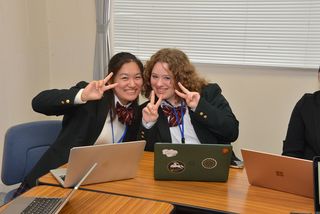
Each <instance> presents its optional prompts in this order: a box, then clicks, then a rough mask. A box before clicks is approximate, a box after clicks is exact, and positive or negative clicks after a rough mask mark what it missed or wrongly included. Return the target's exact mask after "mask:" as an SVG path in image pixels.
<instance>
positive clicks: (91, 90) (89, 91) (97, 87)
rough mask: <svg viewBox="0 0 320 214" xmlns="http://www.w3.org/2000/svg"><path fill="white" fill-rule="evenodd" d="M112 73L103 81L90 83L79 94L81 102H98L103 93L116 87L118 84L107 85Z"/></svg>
mask: <svg viewBox="0 0 320 214" xmlns="http://www.w3.org/2000/svg"><path fill="white" fill-rule="evenodd" d="M112 75H113V73H112V72H111V73H110V74H108V76H106V78H104V79H103V80H94V81H91V82H90V83H89V84H88V85H87V86H86V87H85V88H84V90H83V92H82V94H81V100H82V101H84V102H85V101H89V100H99V99H101V98H102V96H103V93H104V92H105V91H107V90H109V89H112V88H114V87H116V86H117V85H118V83H113V84H107V83H108V81H109V80H110V79H111V77H112Z"/></svg>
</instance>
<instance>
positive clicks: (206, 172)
mask: <svg viewBox="0 0 320 214" xmlns="http://www.w3.org/2000/svg"><path fill="white" fill-rule="evenodd" d="M231 155H232V146H231V145H230V144H172V143H156V144H155V147H154V178H155V179H156V180H185V181H216V182H226V181H227V180H228V175H229V166H230V161H231Z"/></svg>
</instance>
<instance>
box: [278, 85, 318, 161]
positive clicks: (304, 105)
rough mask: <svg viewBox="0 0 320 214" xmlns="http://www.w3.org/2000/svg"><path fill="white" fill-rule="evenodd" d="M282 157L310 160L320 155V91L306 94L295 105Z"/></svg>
mask: <svg viewBox="0 0 320 214" xmlns="http://www.w3.org/2000/svg"><path fill="white" fill-rule="evenodd" d="M282 155H286V156H292V157H297V158H303V159H309V160H312V159H313V157H314V156H318V155H320V91H317V92H315V93H313V94H304V95H303V97H302V98H301V99H300V100H299V101H298V102H297V104H296V105H295V107H294V109H293V111H292V114H291V118H290V121H289V125H288V131H287V135H286V138H285V140H284V141H283V152H282Z"/></svg>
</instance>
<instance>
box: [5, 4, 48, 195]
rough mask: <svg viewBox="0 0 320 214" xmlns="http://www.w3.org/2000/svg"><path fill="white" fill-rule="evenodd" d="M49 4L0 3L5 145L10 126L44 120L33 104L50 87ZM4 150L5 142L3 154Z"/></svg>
mask: <svg viewBox="0 0 320 214" xmlns="http://www.w3.org/2000/svg"><path fill="white" fill-rule="evenodd" d="M45 5H46V2H45V1H42V0H29V1H21V0H1V1H0V47H1V48H0V65H1V68H0V72H1V85H0V91H1V103H2V104H1V105H0V112H1V113H0V115H1V117H0V118H1V122H0V139H1V142H3V139H4V133H5V131H6V130H7V128H8V127H10V126H12V125H14V124H17V123H22V122H26V121H31V120H36V119H39V118H40V117H39V115H38V114H36V113H34V112H33V111H32V109H31V105H30V103H31V99H32V97H33V96H34V95H35V93H37V91H38V90H39V88H45V87H48V85H49V59H48V37H47V23H46V19H45V18H44V17H45V14H46V7H45ZM2 148H3V144H2V143H1V144H0V154H2ZM1 157H2V156H1ZM1 160H2V158H1ZM12 170H14V169H12ZM5 189H6V188H4V187H3V186H0V191H3V190H5Z"/></svg>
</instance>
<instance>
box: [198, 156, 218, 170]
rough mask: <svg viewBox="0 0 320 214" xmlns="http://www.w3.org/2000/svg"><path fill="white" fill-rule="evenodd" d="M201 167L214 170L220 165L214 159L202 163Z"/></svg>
mask: <svg viewBox="0 0 320 214" xmlns="http://www.w3.org/2000/svg"><path fill="white" fill-rule="evenodd" d="M201 165H202V167H203V168H205V169H213V168H215V167H216V166H217V165H218V162H217V160H216V159H214V158H206V159H203V160H202V161H201Z"/></svg>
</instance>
